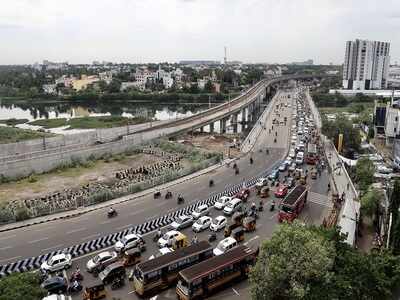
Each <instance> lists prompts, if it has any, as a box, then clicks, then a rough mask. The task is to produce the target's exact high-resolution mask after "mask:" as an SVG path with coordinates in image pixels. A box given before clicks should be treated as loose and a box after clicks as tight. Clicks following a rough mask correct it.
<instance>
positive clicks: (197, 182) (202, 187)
mask: <svg viewBox="0 0 400 300" xmlns="http://www.w3.org/2000/svg"><path fill="white" fill-rule="evenodd" d="M282 101H283V102H285V103H287V104H289V105H288V106H287V107H283V109H282V110H281V111H280V117H281V118H283V117H285V116H286V117H287V119H288V120H289V122H287V124H286V125H280V126H276V125H275V126H274V130H272V131H271V133H269V129H270V128H272V119H273V118H274V117H275V115H274V113H273V110H271V111H272V112H271V114H270V116H269V117H268V118H267V119H266V122H265V124H257V125H256V126H262V127H264V126H265V128H266V129H265V130H262V131H261V133H260V134H259V135H258V137H257V140H256V141H255V145H254V148H253V150H252V152H251V153H249V154H247V155H246V156H244V157H242V158H240V159H239V160H238V161H237V165H238V167H239V170H240V174H239V175H235V173H234V171H233V169H232V167H231V166H221V167H220V168H218V169H216V170H214V171H213V172H211V173H208V174H206V175H203V176H200V177H197V178H195V179H192V180H189V181H186V182H185V183H182V184H180V185H177V186H174V187H173V188H171V189H170V190H171V191H172V192H173V194H174V195H177V194H178V193H180V194H182V195H183V196H184V197H185V199H186V203H185V205H188V204H191V203H194V202H196V201H198V200H200V199H205V198H208V197H209V196H210V194H213V193H217V192H221V191H223V190H224V189H225V188H226V187H229V186H231V185H234V184H238V183H241V182H242V181H243V180H245V179H248V178H250V177H253V176H256V175H258V174H260V173H261V172H263V171H265V170H267V169H271V168H272V167H273V166H276V165H277V164H278V163H279V162H280V160H281V159H283V158H285V157H286V154H287V150H288V141H289V140H290V128H291V119H292V118H291V117H292V111H293V110H294V109H295V103H294V97H293V93H292V97H291V98H290V99H288V98H287V97H286V94H285V93H280V94H278V95H277V96H276V97H275V98H274V100H273V103H271V105H275V104H276V103H277V102H282ZM275 132H277V134H276V135H277V141H276V143H275V142H274V141H273V140H274V135H275ZM265 149H269V154H268V155H267V154H266V152H265ZM250 156H251V157H252V158H253V160H254V163H253V164H250V162H249V158H250ZM305 168H306V166H305ZM211 178H212V179H213V180H214V183H215V185H214V187H212V188H210V187H209V186H208V181H209V179H211ZM327 182H328V174H327V173H323V174H322V176H321V177H320V178H318V180H317V181H310V182H309V185H310V195H309V202H308V204H307V206H306V208H305V210H304V211H303V213H302V215H301V219H302V220H303V221H304V222H307V223H315V224H320V223H321V222H322V219H323V217H324V216H325V215H326V213H327V211H328V210H329V207H330V201H329V199H328V197H327V196H326V185H327ZM255 199H256V196H255V193H252V195H251V198H250V200H249V202H250V203H251V202H252V201H255ZM269 199H270V198H269ZM115 208H116V209H117V210H118V212H119V215H118V217H117V218H112V219H108V218H107V216H106V210H97V211H93V212H91V213H87V214H84V215H81V216H78V217H75V218H72V219H65V220H59V221H53V222H49V223H43V224H39V225H35V226H31V227H27V228H21V229H16V230H13V231H9V232H4V233H2V234H0V264H6V263H10V262H13V261H16V260H19V259H22V258H26V257H32V256H37V255H40V254H44V253H47V252H50V251H54V250H58V249H63V248H65V247H68V246H71V245H74V244H78V243H81V242H84V241H90V240H93V239H95V238H98V237H101V236H105V235H107V234H109V233H113V232H116V231H121V230H123V229H126V228H129V227H132V226H134V225H137V224H141V223H143V222H145V221H148V220H150V219H154V218H157V217H159V216H162V215H165V214H166V213H169V212H172V211H174V210H177V209H180V208H181V207H179V206H178V205H177V203H176V200H175V197H174V198H173V199H170V200H165V199H163V198H159V199H157V200H155V199H153V197H152V196H143V197H140V198H136V199H134V200H132V201H129V202H125V203H122V204H120V205H118V206H115ZM268 208H269V205H267V206H266V209H265V210H264V212H262V213H261V215H260V218H259V220H258V222H257V230H256V231H255V232H253V233H251V234H246V241H245V243H248V244H250V245H251V244H259V242H260V241H261V240H263V239H265V238H268V237H270V236H271V234H272V232H273V231H274V229H275V228H276V226H277V217H276V214H277V212H276V211H273V212H271V211H269V209H268ZM220 214H221V212H220V211H216V210H214V209H212V210H211V216H212V217H215V216H217V215H220ZM183 233H185V234H186V235H187V236H188V237H189V239H190V238H191V237H192V236H193V233H192V231H191V229H186V230H184V231H183ZM153 234H154V233H150V234H147V235H145V236H144V238H145V240H146V243H147V250H146V252H144V253H143V256H144V258H145V259H147V258H148V257H150V256H151V255H153V254H155V253H157V251H158V247H157V246H156V244H155V243H154V242H153V241H152V236H153ZM208 234H210V232H209V231H208V230H206V231H205V232H202V233H200V234H198V238H199V239H206V238H207V236H208ZM221 239H222V234H221V233H219V234H218V238H217V241H219V240H221ZM214 244H216V242H214ZM93 255H94V253H92V254H88V255H85V256H81V257H78V258H76V259H74V266H79V267H80V269H81V270H84V269H85V264H86V262H87V260H88V259H89V257H91V256H93ZM93 280H95V279H94V278H93V277H92V276H91V275H90V274H87V273H86V274H85V280H84V283H83V284H84V285H85V284H88V283H90V282H91V281H93ZM248 292H249V290H248V284H247V283H242V284H239V285H237V286H235V287H234V288H233V289H228V290H226V291H224V292H222V293H221V294H219V297H223V298H227V299H228V298H233V297H238V298H241V297H244V298H243V299H246V297H247V296H248ZM246 295H247V296H246ZM112 297H117V298H118V297H120V298H121V299H136V296H135V293H134V291H133V287H132V285H131V284H130V283H128V284H127V286H126V287H125V288H124V289H121V290H118V291H113V292H112ZM172 298H175V292H174V290H173V289H170V290H167V291H166V292H163V293H161V294H160V295H159V296H158V299H172Z"/></svg>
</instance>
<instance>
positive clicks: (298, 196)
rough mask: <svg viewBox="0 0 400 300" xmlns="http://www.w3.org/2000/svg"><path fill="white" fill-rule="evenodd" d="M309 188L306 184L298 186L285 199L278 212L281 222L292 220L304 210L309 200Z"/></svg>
mask: <svg viewBox="0 0 400 300" xmlns="http://www.w3.org/2000/svg"><path fill="white" fill-rule="evenodd" d="M307 195H308V190H307V188H306V187H305V186H304V185H298V186H296V187H295V188H294V189H293V190H292V191H291V192H290V193H289V194H287V196H286V197H285V198H284V199H283V201H282V203H281V207H280V210H279V213H278V220H279V222H282V221H284V220H285V221H288V222H292V221H293V220H294V219H296V218H297V216H298V215H299V214H300V213H301V211H302V210H303V207H304V205H305V204H306V202H307Z"/></svg>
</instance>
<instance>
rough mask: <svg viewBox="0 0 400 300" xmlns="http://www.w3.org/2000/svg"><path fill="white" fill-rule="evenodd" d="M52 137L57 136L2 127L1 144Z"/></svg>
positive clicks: (0, 127)
mask: <svg viewBox="0 0 400 300" xmlns="http://www.w3.org/2000/svg"><path fill="white" fill-rule="evenodd" d="M51 136H55V134H52V133H47V132H39V131H34V130H29V129H21V128H15V127H7V126H0V144H8V143H17V142H21V141H26V140H33V139H37V138H42V137H51Z"/></svg>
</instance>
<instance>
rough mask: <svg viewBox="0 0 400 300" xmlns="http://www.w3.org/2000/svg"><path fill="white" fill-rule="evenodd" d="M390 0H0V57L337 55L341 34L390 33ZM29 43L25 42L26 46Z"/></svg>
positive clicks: (394, 8) (394, 36) (399, 51)
mask: <svg viewBox="0 0 400 300" xmlns="http://www.w3.org/2000/svg"><path fill="white" fill-rule="evenodd" d="M399 16H400V6H399V5H398V4H397V0H381V1H379V2H378V1H376V0H352V1H348V0H320V1H316V0H296V1H293V0H279V1H276V0H113V1H110V0H86V1H81V0H69V1H54V0H3V1H2V8H1V10H0V30H1V33H2V39H3V40H7V43H6V45H3V44H2V47H0V63H2V64H7V63H32V62H34V61H41V60H42V59H51V60H60V61H61V60H62V61H63V60H68V61H70V62H91V61H93V60H112V61H129V62H145V61H165V60H170V61H176V60H180V59H186V58H199V59H200V58H203V59H219V60H222V58H223V48H224V46H227V47H228V58H229V59H235V60H236V59H238V60H243V61H248V62H288V61H294V60H304V59H308V58H312V59H314V60H315V61H316V62H321V63H329V62H331V61H332V62H335V63H341V62H342V60H343V54H344V44H345V41H346V40H348V39H354V38H368V39H377V40H385V41H391V42H392V47H391V51H392V57H397V58H399V57H400V35H398V30H399V26H400V21H399ZM27 45H29V47H27Z"/></svg>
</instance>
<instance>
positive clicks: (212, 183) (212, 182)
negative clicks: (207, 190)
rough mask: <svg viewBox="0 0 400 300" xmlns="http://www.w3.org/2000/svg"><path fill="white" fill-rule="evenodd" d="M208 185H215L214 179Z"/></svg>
mask: <svg viewBox="0 0 400 300" xmlns="http://www.w3.org/2000/svg"><path fill="white" fill-rule="evenodd" d="M208 185H209V186H210V187H212V186H214V180H212V179H211V180H210V182H209V183H208Z"/></svg>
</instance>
